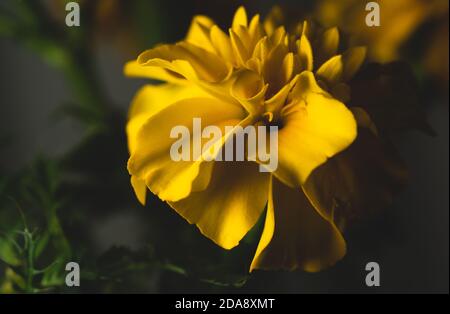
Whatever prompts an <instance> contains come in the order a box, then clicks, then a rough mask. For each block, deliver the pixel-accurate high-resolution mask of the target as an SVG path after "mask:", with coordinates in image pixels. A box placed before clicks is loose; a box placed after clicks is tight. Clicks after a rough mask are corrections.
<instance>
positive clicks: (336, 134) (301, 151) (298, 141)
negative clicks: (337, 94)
mask: <svg viewBox="0 0 450 314" xmlns="http://www.w3.org/2000/svg"><path fill="white" fill-rule="evenodd" d="M288 99H289V102H290V105H288V106H287V107H285V108H283V111H282V121H281V124H282V127H281V129H280V130H279V133H278V155H279V165H278V169H277V171H276V172H275V175H276V176H277V177H278V178H280V179H281V180H282V181H283V182H285V183H286V184H289V185H290V186H297V187H299V186H301V185H302V184H303V183H304V182H305V181H306V179H307V178H308V176H309V174H310V173H311V171H312V170H314V169H315V168H316V167H318V166H319V165H321V164H323V163H324V162H325V161H326V160H327V159H328V158H330V157H332V156H334V155H335V154H337V153H338V152H340V151H342V150H343V149H345V148H346V147H348V146H349V145H350V144H351V143H352V142H353V140H354V139H355V137H356V122H355V119H354V117H353V115H352V113H351V112H350V110H348V109H347V107H346V106H345V105H344V104H343V103H341V102H339V101H338V100H336V99H334V98H332V97H331V96H330V95H329V94H327V93H326V92H325V91H323V90H322V89H321V88H320V87H319V86H318V85H317V83H316V81H315V79H314V75H313V74H312V73H311V72H306V71H305V72H302V74H300V76H299V78H298V81H297V83H296V85H295V86H294V88H293V90H292V92H291V94H290V95H289V97H288Z"/></svg>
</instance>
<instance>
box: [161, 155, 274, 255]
mask: <svg viewBox="0 0 450 314" xmlns="http://www.w3.org/2000/svg"><path fill="white" fill-rule="evenodd" d="M269 178H270V175H269V174H268V173H260V172H259V171H258V165H257V164H256V163H252V162H215V163H214V169H213V172H212V177H211V181H210V183H209V185H208V187H207V188H206V189H205V190H204V191H200V192H194V193H191V194H190V195H189V196H188V197H187V198H185V199H183V200H181V201H179V202H170V205H171V206H172V207H173V208H174V209H175V210H176V211H177V212H178V213H179V214H180V215H181V216H183V217H184V218H185V219H186V220H188V221H189V223H191V224H196V225H197V226H198V228H199V229H200V231H201V232H202V234H204V235H205V236H206V237H208V238H210V239H211V240H213V241H214V242H215V243H217V244H218V245H220V246H221V247H223V248H225V249H231V248H233V247H235V246H236V245H238V244H239V241H240V240H241V239H242V238H243V237H244V235H245V234H246V233H247V232H248V231H249V230H250V228H252V227H253V225H254V224H255V223H256V221H257V220H258V218H259V217H260V215H261V213H262V212H263V210H264V206H265V204H266V202H267V195H268V194H267V193H268V190H269Z"/></svg>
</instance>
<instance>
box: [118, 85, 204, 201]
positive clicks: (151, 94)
mask: <svg viewBox="0 0 450 314" xmlns="http://www.w3.org/2000/svg"><path fill="white" fill-rule="evenodd" d="M206 95H207V94H206V93H205V92H204V91H203V90H201V89H200V88H198V87H196V86H195V85H191V86H188V85H173V84H162V85H146V86H144V87H142V88H141V89H140V90H139V92H138V93H137V94H136V96H134V98H133V101H132V102H131V107H130V111H129V114H128V115H129V120H128V123H127V126H126V131H127V139H128V149H129V151H130V153H133V152H134V151H135V150H136V147H137V145H138V142H137V135H138V133H139V131H140V129H141V127H142V125H143V124H144V123H145V122H146V121H147V119H148V118H149V117H151V116H153V115H154V114H156V113H158V112H159V111H161V110H163V109H164V108H166V107H168V106H169V105H171V104H173V103H175V102H177V101H179V100H181V99H184V98H190V97H202V96H206ZM131 185H132V187H133V189H134V191H135V193H136V196H137V198H138V200H139V201H140V202H141V204H145V197H146V190H147V187H146V186H145V182H144V181H143V180H141V179H139V178H138V177H136V176H132V177H131Z"/></svg>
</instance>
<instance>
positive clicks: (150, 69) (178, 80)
mask: <svg viewBox="0 0 450 314" xmlns="http://www.w3.org/2000/svg"><path fill="white" fill-rule="evenodd" d="M124 73H125V75H126V76H128V77H137V78H149V79H153V80H158V81H163V82H169V83H174V84H181V85H182V84H187V81H186V79H185V78H184V77H182V76H180V75H178V74H176V73H175V72H171V71H167V70H166V69H164V68H161V67H156V66H143V65H141V64H139V63H138V62H137V61H134V60H133V61H129V62H127V63H126V64H125V67H124Z"/></svg>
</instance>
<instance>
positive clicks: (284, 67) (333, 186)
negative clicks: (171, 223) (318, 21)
mask: <svg viewBox="0 0 450 314" xmlns="http://www.w3.org/2000/svg"><path fill="white" fill-rule="evenodd" d="M281 21H282V13H281V11H280V10H279V9H277V8H275V9H274V10H273V11H272V12H271V13H270V14H269V16H268V18H267V19H265V20H264V21H260V17H259V15H255V16H254V17H253V18H251V19H248V17H247V13H246V11H245V9H244V8H242V7H241V8H239V9H238V10H237V11H236V13H235V16H234V19H233V23H232V27H231V28H230V29H229V31H228V33H225V32H224V31H223V30H221V29H220V28H219V27H218V26H217V25H216V24H215V23H214V22H213V21H212V20H211V19H210V18H208V17H206V16H196V17H194V19H193V21H192V24H191V27H190V29H189V31H188V34H187V36H186V38H185V39H184V40H183V41H180V42H178V43H176V44H164V45H160V46H157V47H155V48H153V49H150V50H147V51H145V52H143V53H142V54H141V55H140V56H139V57H138V58H137V60H136V61H131V62H129V63H127V64H126V66H125V73H126V75H128V76H130V77H144V78H151V79H156V80H160V81H162V82H164V83H163V84H161V85H146V86H144V87H142V88H141V90H140V91H139V92H138V93H137V95H136V96H135V97H134V99H133V102H132V105H131V108H130V112H129V121H128V124H127V136H128V145H129V151H130V159H129V161H128V171H129V173H130V174H131V184H132V186H133V188H134V190H135V192H136V195H137V198H138V199H139V201H140V202H141V203H142V204H145V200H146V193H147V189H149V190H150V191H151V192H152V193H154V194H156V195H157V196H158V197H159V198H160V199H162V200H163V201H166V202H167V203H168V204H169V205H170V206H171V207H172V208H174V209H175V210H176V211H177V212H178V213H179V214H180V215H181V216H183V217H184V218H185V219H186V220H187V221H189V222H190V223H192V224H196V225H197V226H198V228H199V229H200V231H201V232H202V233H203V234H204V235H205V236H206V237H208V238H210V239H211V240H213V241H214V242H215V243H217V244H218V245H220V246H221V247H223V248H225V249H231V248H233V247H235V246H236V245H238V244H239V241H240V240H241V239H242V238H243V237H244V236H245V234H246V233H247V232H248V231H249V230H250V229H251V228H252V227H253V226H254V225H255V224H256V222H257V221H258V219H259V217H260V216H261V215H262V214H263V212H264V209H265V207H266V205H267V212H266V219H265V226H264V230H263V233H262V235H261V239H260V242H259V245H258V247H257V250H256V253H255V256H254V259H253V262H252V264H251V267H250V270H253V269H288V270H294V269H297V268H299V269H303V270H306V271H311V272H314V271H319V270H321V269H323V268H326V267H329V266H331V265H333V264H335V263H336V262H337V261H338V260H340V259H341V258H342V257H343V256H344V255H345V252H346V243H345V240H344V238H343V237H342V234H341V231H340V230H339V227H343V226H344V225H345V222H346V217H348V216H349V213H354V212H355V211H357V210H364V207H365V206H366V205H367V204H368V203H370V202H371V201H372V200H373V199H380V200H383V201H382V203H383V204H384V200H386V199H390V195H391V190H392V189H396V188H397V187H398V186H399V185H401V183H402V182H403V179H404V177H405V171H404V168H403V167H402V164H401V162H398V161H397V159H395V157H394V158H391V157H392V155H389V153H386V149H385V148H386V147H385V143H384V142H382V141H381V140H380V139H379V137H378V132H379V130H378V129H377V126H376V125H375V124H374V122H373V121H372V120H371V117H370V116H369V114H368V113H367V112H366V111H365V110H364V109H363V108H362V107H358V106H352V107H350V106H349V105H348V103H349V102H350V99H351V94H352V93H351V87H350V85H349V81H350V80H351V79H352V78H353V77H354V75H355V74H356V73H357V72H358V70H359V69H360V67H361V65H362V64H363V62H364V60H365V56H366V48H364V47H361V46H354V47H349V48H348V49H346V50H344V51H343V52H341V51H339V47H341V46H343V44H341V43H340V33H339V30H338V29H337V28H336V27H329V28H321V27H318V26H316V25H314V24H313V23H310V22H307V21H305V22H302V23H299V24H298V25H297V26H296V27H295V28H294V29H293V31H292V32H290V33H289V32H287V31H286V29H285V28H284V27H283V26H281V25H280V23H281ZM197 117H199V118H201V119H202V124H205V125H217V126H219V127H222V126H225V125H233V126H246V125H277V126H278V127H279V135H278V137H279V139H278V153H279V166H278V169H277V170H276V171H274V172H273V173H261V172H259V171H258V165H257V163H255V162H251V161H244V162H214V161H212V162H206V161H204V160H201V159H199V160H194V161H191V162H187V161H179V162H176V161H173V160H171V158H170V155H169V150H170V147H171V144H172V143H173V142H174V141H175V140H174V139H171V138H170V137H169V134H170V130H171V128H172V127H173V126H176V125H186V126H189V125H191V122H190V121H192V119H193V118H197ZM230 136H233V134H232V133H231V134H225V135H224V137H223V138H222V141H221V142H220V143H218V144H219V145H223V143H224V142H225V141H226V139H227V138H229V137H230ZM393 160H394V161H393ZM372 179H374V180H373V181H372ZM379 194H382V195H383V197H379ZM378 204H379V202H378V201H377V202H376V205H378ZM344 205H345V206H344ZM374 206H375V204H374ZM341 218H342V219H341Z"/></svg>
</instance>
